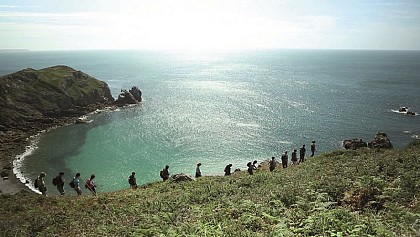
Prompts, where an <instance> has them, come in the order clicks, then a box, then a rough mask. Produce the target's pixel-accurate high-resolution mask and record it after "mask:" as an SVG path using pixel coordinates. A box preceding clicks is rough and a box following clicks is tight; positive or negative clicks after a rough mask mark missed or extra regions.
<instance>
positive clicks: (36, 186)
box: [34, 178, 39, 188]
mask: <svg viewBox="0 0 420 237" xmlns="http://www.w3.org/2000/svg"><path fill="white" fill-rule="evenodd" d="M34 187H35V188H39V186H38V178H36V179H35V181H34Z"/></svg>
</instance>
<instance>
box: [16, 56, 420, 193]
mask: <svg viewBox="0 0 420 237" xmlns="http://www.w3.org/2000/svg"><path fill="white" fill-rule="evenodd" d="M339 52H340V53H337V51H331V52H330V51H307V52H305V53H304V52H302V51H268V52H238V53H230V54H227V53H222V54H216V53H211V54H209V55H200V54H195V55H194V54H190V55H186V54H180V55H177V54H174V53H172V54H165V53H162V52H158V53H151V52H147V53H146V52H128V51H125V52H118V51H115V52H107V51H103V52H102V51H98V52H90V53H86V52H83V51H81V52H69V53H68V54H66V53H63V52H51V53H40V55H38V57H40V58H43V60H36V61H38V62H40V63H39V65H35V66H34V65H32V63H33V61H34V60H32V61H30V62H29V61H28V62H27V63H28V64H29V63H30V64H31V67H35V68H37V67H45V66H47V65H44V64H43V62H48V63H50V64H54V65H55V64H65V65H69V66H72V67H74V68H76V69H78V70H82V71H85V72H87V73H89V74H90V75H92V76H95V77H97V78H99V79H101V80H105V81H106V82H107V83H108V84H109V85H110V87H111V90H112V92H113V94H114V96H116V95H117V93H118V92H119V91H120V89H121V88H130V87H131V86H133V85H138V86H139V87H140V88H141V89H142V91H143V96H144V101H143V102H142V103H141V104H140V105H139V106H135V107H132V108H124V109H121V110H119V111H115V112H103V113H101V114H97V115H95V116H93V117H91V119H93V120H94V121H93V122H92V123H90V124H84V125H71V126H67V127H62V128H59V129H56V130H54V131H52V132H49V133H46V134H43V135H41V136H40V137H41V139H40V141H39V143H38V147H39V148H38V149H36V150H34V151H33V153H32V154H30V156H28V157H26V158H25V159H24V164H23V165H22V171H23V172H24V174H26V176H27V177H29V178H31V177H34V176H36V175H37V174H39V173H40V172H41V171H44V172H46V173H47V177H48V178H49V179H52V178H53V177H54V176H55V175H56V174H57V173H58V172H59V171H65V173H66V175H65V178H66V179H67V180H68V179H70V178H71V177H72V176H73V175H74V174H75V173H76V172H80V173H82V178H85V179H86V178H88V177H89V176H90V174H92V173H94V174H96V177H97V183H98V185H99V187H98V190H99V191H112V190H117V189H121V188H126V187H128V183H127V178H128V176H129V175H130V173H131V172H132V171H136V173H137V176H138V180H139V182H140V183H142V184H143V183H148V182H153V181H156V180H159V179H160V178H159V170H160V169H162V168H163V166H165V165H166V164H168V165H169V166H170V172H171V173H172V174H174V173H180V172H183V173H187V174H191V175H193V174H194V172H195V165H196V163H198V162H201V163H202V164H203V165H202V172H203V174H204V175H222V174H223V168H224V167H225V166H226V164H228V163H232V164H233V165H234V168H241V169H244V168H246V163H247V162H249V161H252V160H258V161H263V160H266V159H269V158H270V157H271V156H276V157H278V156H280V154H281V153H283V152H284V151H285V150H289V151H291V150H293V149H297V148H299V147H300V146H301V145H302V144H306V145H307V146H309V144H310V141H311V140H316V141H317V144H318V152H323V151H328V150H332V149H336V148H338V147H340V141H342V140H343V139H349V138H355V137H360V138H363V139H365V140H369V139H372V138H373V136H374V134H375V132H377V131H384V132H386V133H388V135H389V136H390V138H391V141H393V143H394V145H396V146H402V145H405V144H407V143H408V142H409V141H411V140H413V138H412V134H418V133H419V132H420V131H419V130H418V124H419V118H420V116H412V117H408V116H405V115H402V114H398V113H394V112H392V109H394V110H395V109H398V108H399V107H400V106H403V105H404V106H409V107H411V108H415V109H416V110H417V112H419V111H420V98H419V97H418V96H417V95H418V94H420V91H419V90H420V84H419V83H420V78H419V76H418V75H420V73H419V71H420V68H418V65H420V64H419V62H420V54H415V55H414V56H413V55H411V54H409V55H408V56H407V55H405V54H400V55H396V54H395V53H392V54H386V53H384V54H380V53H373V52H364V51H361V52H359V54H357V53H351V52H346V51H342V52H341V51H339ZM57 55H58V56H57ZM398 57H401V58H405V57H415V58H414V59H413V60H412V62H413V64H412V65H411V64H405V65H404V70H398V71H396V70H389V68H391V67H389V66H387V65H394V68H398V67H399V64H398V60H397V58H398ZM34 58H36V57H35V56H34ZM343 58H345V59H346V60H345V61H343ZM28 60H29V59H28ZM20 61H21V62H22V68H25V67H28V66H27V65H26V64H24V63H25V62H26V61H25V59H20ZM373 62H374V63H373ZM348 65H356V66H354V68H353V69H350V68H349V67H348ZM48 66H49V65H48ZM105 69H106V70H105ZM413 75H415V76H413ZM387 78H391V79H389V80H391V81H395V80H398V81H399V82H400V84H401V85H400V84H395V83H383V84H380V86H378V81H381V80H382V81H386V80H387ZM404 84H409V85H411V86H409V87H404ZM399 86H402V87H404V90H405V92H406V93H404V94H401V93H396V92H398V91H400V87H399ZM404 131H409V133H407V132H404ZM17 172H19V171H17ZM49 183H50V182H47V185H49V186H48V188H49V190H51V193H54V190H55V187H53V186H52V185H51V184H49ZM68 189H69V188H68Z"/></svg>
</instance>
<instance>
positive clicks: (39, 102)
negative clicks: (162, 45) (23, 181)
mask: <svg viewBox="0 0 420 237" xmlns="http://www.w3.org/2000/svg"><path fill="white" fill-rule="evenodd" d="M140 101H141V91H140V90H139V89H138V88H137V87H133V88H131V89H130V90H129V91H127V90H122V91H121V94H120V95H119V96H118V99H117V100H114V98H113V97H112V95H111V91H110V89H109V87H108V85H107V83H105V82H103V81H100V80H98V79H96V78H94V77H92V76H89V75H88V74H86V73H83V72H81V71H78V70H75V69H73V68H71V67H67V66H54V67H49V68H44V69H40V70H35V69H32V68H28V69H24V70H21V71H19V72H16V73H13V74H9V75H5V76H1V77H0V108H1V110H0V174H1V177H2V179H3V181H0V184H2V185H0V187H1V188H0V190H1V191H2V192H9V191H11V192H13V191H16V190H9V191H8V190H7V187H5V186H10V185H5V183H4V182H14V184H17V183H18V182H17V180H14V177H13V175H11V173H12V160H13V158H14V157H16V155H18V154H21V153H22V152H23V151H24V150H25V148H26V146H27V145H29V144H28V143H29V138H30V136H32V135H36V134H38V133H39V132H40V131H42V130H46V129H49V128H53V127H57V126H62V125H65V124H71V123H75V122H77V119H78V118H79V117H80V116H82V115H85V114H88V113H90V112H93V111H95V110H98V109H104V108H106V107H115V106H124V105H127V104H136V103H139V102H140ZM9 188H10V187H9Z"/></svg>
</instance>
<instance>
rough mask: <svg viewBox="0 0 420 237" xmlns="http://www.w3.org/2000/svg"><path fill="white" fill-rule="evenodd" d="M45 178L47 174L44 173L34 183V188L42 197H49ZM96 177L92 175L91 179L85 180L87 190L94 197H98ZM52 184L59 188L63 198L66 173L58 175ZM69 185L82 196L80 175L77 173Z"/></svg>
mask: <svg viewBox="0 0 420 237" xmlns="http://www.w3.org/2000/svg"><path fill="white" fill-rule="evenodd" d="M45 176H46V174H45V173H44V172H42V173H41V174H40V175H39V176H38V177H37V178H36V179H35V181H34V187H35V188H36V189H38V190H39V191H40V192H41V194H42V195H47V187H46V185H45ZM93 179H95V175H94V174H92V175H91V176H90V178H89V179H87V180H85V188H86V189H88V190H89V191H91V192H92V194H93V195H96V184H95V182H94V181H93ZM52 184H53V185H54V186H56V187H57V190H58V192H59V193H60V195H61V196H63V195H64V194H65V191H64V185H65V179H64V172H60V173H58V175H57V176H56V177H55V178H53V180H52ZM69 185H70V187H71V188H72V189H74V191H75V192H76V193H77V195H82V188H81V187H80V173H76V175H75V176H74V177H73V179H72V180H71V181H70V182H69Z"/></svg>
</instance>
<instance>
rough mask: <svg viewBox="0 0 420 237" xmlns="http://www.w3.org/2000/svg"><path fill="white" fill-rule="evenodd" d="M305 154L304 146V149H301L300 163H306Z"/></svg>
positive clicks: (303, 147) (303, 146)
mask: <svg viewBox="0 0 420 237" xmlns="http://www.w3.org/2000/svg"><path fill="white" fill-rule="evenodd" d="M305 153H306V148H305V145H302V147H301V148H300V149H299V163H301V162H304V161H305Z"/></svg>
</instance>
